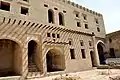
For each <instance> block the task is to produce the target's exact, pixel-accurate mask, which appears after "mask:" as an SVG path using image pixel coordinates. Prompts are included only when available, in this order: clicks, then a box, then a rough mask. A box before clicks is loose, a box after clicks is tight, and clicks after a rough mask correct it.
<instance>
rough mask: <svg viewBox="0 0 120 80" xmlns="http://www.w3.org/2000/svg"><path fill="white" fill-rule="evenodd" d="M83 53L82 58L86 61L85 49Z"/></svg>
mask: <svg viewBox="0 0 120 80" xmlns="http://www.w3.org/2000/svg"><path fill="white" fill-rule="evenodd" d="M81 53H82V58H83V59H85V58H86V55H85V49H81Z"/></svg>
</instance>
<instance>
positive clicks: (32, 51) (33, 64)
mask: <svg viewBox="0 0 120 80" xmlns="http://www.w3.org/2000/svg"><path fill="white" fill-rule="evenodd" d="M39 59H40V54H39V47H38V45H37V43H36V42H35V41H33V40H31V41H29V43H28V72H38V71H41V62H40V60H39Z"/></svg>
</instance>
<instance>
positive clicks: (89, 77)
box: [30, 69, 120, 80]
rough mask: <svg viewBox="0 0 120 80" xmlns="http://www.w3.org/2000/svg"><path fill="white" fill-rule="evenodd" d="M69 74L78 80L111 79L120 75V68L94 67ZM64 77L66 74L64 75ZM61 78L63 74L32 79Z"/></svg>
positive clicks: (50, 79)
mask: <svg viewBox="0 0 120 80" xmlns="http://www.w3.org/2000/svg"><path fill="white" fill-rule="evenodd" d="M67 75H68V76H71V77H76V78H78V79H77V80H110V79H109V77H115V76H120V69H111V70H108V69H93V70H89V71H82V72H76V73H68V74H67ZM62 76H63V77H64V76H65V74H63V75H62ZM56 77H57V78H59V77H61V75H55V76H50V77H44V78H36V79H30V80H53V79H54V78H56Z"/></svg>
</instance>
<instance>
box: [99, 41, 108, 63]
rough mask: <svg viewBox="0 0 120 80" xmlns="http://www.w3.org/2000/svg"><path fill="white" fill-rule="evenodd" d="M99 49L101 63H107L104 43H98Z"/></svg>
mask: <svg viewBox="0 0 120 80" xmlns="http://www.w3.org/2000/svg"><path fill="white" fill-rule="evenodd" d="M97 49H98V54H99V60H100V64H106V62H105V60H106V59H105V55H104V50H103V46H102V43H98V45H97Z"/></svg>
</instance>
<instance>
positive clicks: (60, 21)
mask: <svg viewBox="0 0 120 80" xmlns="http://www.w3.org/2000/svg"><path fill="white" fill-rule="evenodd" d="M59 25H62V26H64V25H65V23H64V15H63V13H59Z"/></svg>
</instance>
